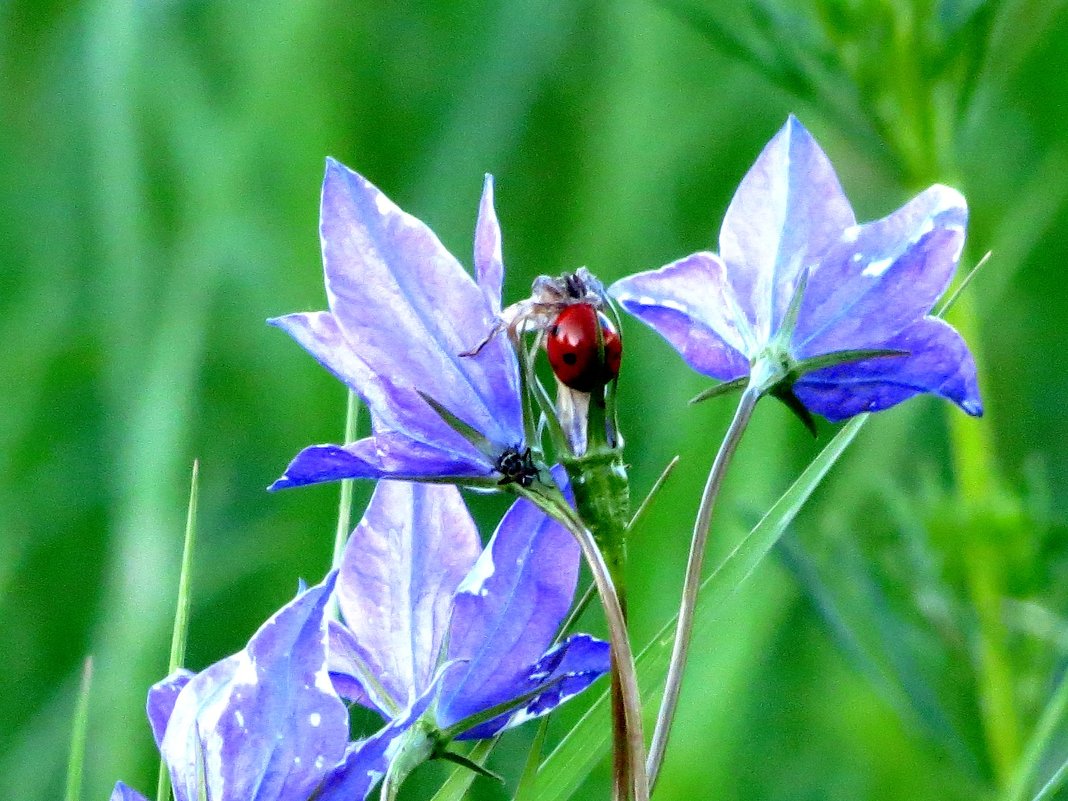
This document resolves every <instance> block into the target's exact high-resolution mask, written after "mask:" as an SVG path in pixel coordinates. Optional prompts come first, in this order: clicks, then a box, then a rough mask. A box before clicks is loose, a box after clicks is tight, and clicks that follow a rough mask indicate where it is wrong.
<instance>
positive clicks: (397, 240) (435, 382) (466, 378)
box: [270, 159, 536, 489]
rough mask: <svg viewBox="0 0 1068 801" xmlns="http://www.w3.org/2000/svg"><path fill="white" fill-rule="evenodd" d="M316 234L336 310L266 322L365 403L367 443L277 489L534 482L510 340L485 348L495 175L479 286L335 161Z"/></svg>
mask: <svg viewBox="0 0 1068 801" xmlns="http://www.w3.org/2000/svg"><path fill="white" fill-rule="evenodd" d="M319 231H320V239H321V241H322V250H323V268H324V273H325V282H326V294H327V301H328V304H329V307H330V310H329V311H324V312H310V313H305V314H290V315H286V316H284V317H279V318H276V319H273V320H271V321H270V323H271V324H272V325H276V326H278V327H279V328H281V329H283V330H285V331H286V332H288V333H289V334H290V335H291V336H292V337H293V338H294V339H295V340H296V341H297V342H298V343H299V344H300V345H302V346H303V347H304V348H305V349H307V350H308V352H310V353H311V354H312V355H313V356H314V357H315V358H316V359H318V360H319V362H321V363H322V364H323V365H324V366H325V367H326V368H327V369H329V370H330V371H331V372H332V373H334V375H336V376H337V377H338V378H339V379H341V380H342V381H343V382H345V383H346V384H347V385H348V386H349V387H350V388H352V389H353V390H355V391H356V392H357V393H358V394H359V396H360V397H361V398H362V399H363V401H364V402H365V403H366V404H367V407H368V409H369V410H370V414H371V425H372V435H371V436H370V437H368V438H366V439H362V440H360V441H358V442H355V443H348V444H345V445H316V446H312V447H308V448H305V449H304V450H303V451H301V452H300V454H298V455H297V457H296V458H295V459H294V460H293V461H292V463H291V464H290V465H289V467H288V468H286V471H285V474H284V475H283V476H282V477H281V478H279V479H278V480H277V481H276V482H275V483H274V484H273V485H272V489H281V488H284V487H292V486H300V485H304V484H312V483H316V482H320V481H331V480H334V479H340V478H383V477H384V478H408V479H416V480H417V479H422V478H434V479H439V478H446V479H454V480H460V481H467V482H469V483H492V482H493V481H500V480H502V479H503V480H504V481H509V480H514V481H522V482H529V481H531V480H533V477H534V475H536V470H535V468H534V466H533V465H532V464H531V461H530V453H529V450H527V448H526V447H525V442H524V440H525V436H524V429H523V410H522V402H521V399H520V381H519V368H518V363H517V359H516V355H515V352H514V351H513V349H512V348H511V346H510V344H509V342H508V341H507V339H506V338H505V337H492V338H490V339H489V340H486V333H487V332H489V331H493V330H494V329H495V328H496V327H497V325H498V315H499V314H500V312H501V283H502V280H503V272H504V269H503V264H502V259H501V235H500V227H499V225H498V223H497V215H496V212H495V211H494V207H493V181H492V178H491V177H490V176H487V177H486V182H485V186H484V189H483V193H482V200H481V204H480V207H479V215H478V222H477V224H476V228H475V246H474V264H475V271H476V274H477V282H476V281H475V280H473V279H472V278H471V276H470V275H468V273H467V272H466V271H465V270H464V268H463V267H462V266H461V265H460V263H459V262H458V261H457V260H456V259H455V258H454V257H453V256H452V255H451V254H450V253H449V252H448V251H447V250H446V249H445V247H444V246H443V245H442V244H441V242H440V241H439V240H438V238H437V236H435V234H434V232H433V231H431V230H430V229H429V228H428V227H427V226H426V225H425V224H423V223H422V222H420V221H419V220H417V219H416V218H415V217H412V216H411V215H409V214H406V213H405V212H403V211H402V210H401V209H399V208H398V207H397V206H396V205H395V204H394V203H393V202H392V201H391V200H390V199H389V198H387V197H386V196H385V195H384V194H383V193H382V192H381V191H379V190H378V189H377V188H376V187H374V186H373V185H372V184H371V183H370V182H369V181H367V180H366V179H365V178H363V177H362V176H360V175H358V174H356V173H355V172H352V171H351V170H349V169H348V168H347V167H345V166H343V165H341V164H339V163H338V162H336V161H334V160H332V159H328V160H327V164H326V177H325V178H324V180H323V194H322V205H321V210H320V221H319ZM484 340H486V341H484ZM476 351H477V352H476ZM427 398H430V399H432V400H433V401H434V402H436V403H437V404H440V406H441V407H443V408H444V409H445V410H447V411H448V412H449V413H450V414H452V415H455V417H456V418H458V419H459V420H460V421H462V422H463V423H464V424H466V425H467V426H468V427H469V428H470V429H471V430H473V432H475V434H476V435H477V436H476V439H478V440H479V441H480V443H481V445H479V444H475V442H474V441H473V439H472V437H465V436H464V435H462V434H460V433H459V432H458V431H457V430H456V426H455V425H454V424H453V423H451V422H447V421H446V420H445V419H444V418H443V416H442V415H441V414H440V413H439V412H438V411H437V410H435V408H434V407H432V406H431V405H430V404H429V403H428V402H427Z"/></svg>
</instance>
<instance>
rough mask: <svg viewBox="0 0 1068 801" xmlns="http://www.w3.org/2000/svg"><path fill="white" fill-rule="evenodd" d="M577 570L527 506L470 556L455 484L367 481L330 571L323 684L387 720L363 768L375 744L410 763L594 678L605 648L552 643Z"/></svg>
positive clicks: (507, 722) (560, 540)
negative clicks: (364, 500)
mask: <svg viewBox="0 0 1068 801" xmlns="http://www.w3.org/2000/svg"><path fill="white" fill-rule="evenodd" d="M578 568H579V549H578V546H577V545H576V543H575V540H574V538H573V537H572V536H571V535H570V534H569V533H568V532H567V531H566V530H565V529H564V528H563V527H562V526H560V524H558V523H557V522H555V521H553V520H551V519H550V518H547V517H546V516H545V515H544V514H542V513H541V512H540V511H538V510H537V508H535V507H534V505H533V504H531V503H530V502H529V501H526V500H519V501H517V502H516V503H515V504H514V505H513V506H512V507H511V509H510V510H509V511H508V512H507V514H506V515H505V516H504V518H503V519H502V520H501V523H500V525H499V526H498V528H497V531H496V533H495V534H494V535H493V538H492V540H491V541H490V543H489V545H488V546H487V547H486V549H485V550H482V549H481V547H480V541H479V536H478V531H477V529H476V528H475V524H474V521H473V520H472V519H471V516H470V514H469V513H468V511H467V508H466V507H465V505H464V503H463V500H462V498H461V497H460V493H459V491H458V490H457V489H456V488H455V487H452V486H449V485H439V484H411V483H407V482H397V481H383V482H379V484H378V486H377V487H376V489H375V493H374V496H373V497H372V499H371V502H370V505H369V506H368V509H367V512H366V514H365V515H364V518H363V520H362V521H361V522H360V524H359V525H358V526H357V527H356V529H355V531H353V533H352V537H351V538H350V540H349V543H348V546H347V547H346V550H345V554H344V558H343V561H342V565H341V569H340V575H339V579H338V585H337V598H338V603H339V606H340V608H341V612H342V616H343V617H344V620H345V625H341V624H333V623H332V624H331V626H330V670H331V676H332V678H333V679H334V684H335V686H336V687H338V689H339V691H340V692H341V693H342V695H344V696H346V697H348V698H350V699H351V700H354V701H356V702H358V703H360V704H362V705H365V706H368V707H370V708H372V709H376V710H378V711H379V712H380V713H381V714H382V715H383V716H384V717H386V718H387V719H390V720H392V721H393V722H392V723H391V724H390V726H389V727H387V729H386V730H384V731H383V732H380V734H379V735H377V736H378V737H379V740H378V742H377V743H376V746H375V748H376V749H377V750H378V751H379V753H380V756H379V758H378V761H377V762H374V763H370V764H367V765H366V766H365V768H364V769H365V770H371V771H373V772H382V771H385V770H386V769H387V765H388V763H389V762H390V760H389V759H388V758H387V751H388V752H389V753H390V754H396V753H397V752H401V753H403V752H404V751H405V750H406V749H407V750H410V751H412V752H414V753H415V754H416V757H417V758H415V759H413V760H412V762H414V763H417V762H419V761H422V760H424V759H426V758H427V757H428V755H431V754H433V753H434V752H435V749H438V748H441V747H443V746H444V745H445V744H446V743H447V742H448V740H450V739H454V738H455V739H475V738H484V737H492V736H494V735H495V734H497V733H498V732H500V731H503V730H504V729H507V728H510V727H512V726H516V725H519V724H520V723H522V722H523V721H525V720H529V719H531V718H534V717H538V716H540V715H543V714H545V713H547V712H549V711H550V710H552V709H553V708H555V707H556V706H557V705H558V704H560V703H561V702H563V701H565V700H567V699H568V698H570V697H571V696H573V695H575V694H576V693H579V692H581V691H582V690H583V689H585V688H586V687H587V686H589V684H590V683H591V682H593V681H594V680H595V679H597V678H598V677H599V676H601V675H602V674H603V673H605V672H606V671H607V670H608V669H609V654H608V644H607V643H604V642H602V641H600V640H596V639H594V638H592V637H589V636H587V635H583V634H578V635H573V636H571V637H569V638H567V639H566V640H564V641H563V642H561V643H559V644H557V645H553V644H552V643H553V641H554V639H555V637H556V634H557V629H558V628H559V626H560V622H561V620H562V619H563V617H564V616H565V615H566V614H567V611H568V609H569V607H570V606H571V601H572V596H573V593H574V589H575V582H576V580H577V577H578ZM416 721H419V722H420V724H421V725H419V726H415V725H414V724H415V723H416ZM393 741H398V742H400V743H403V745H396V744H393V745H391V742H393ZM396 759H397V757H396V756H394V760H396ZM411 767H414V764H412V765H409V766H407V767H406V768H404V769H402V770H401V771H400V774H401V776H403V773H404V772H406V771H407V770H410V769H411ZM323 797H324V798H333V796H332V795H327V794H325V793H324V796H323ZM337 797H338V798H341V797H343V794H342V793H341V792H339V794H338V796H337Z"/></svg>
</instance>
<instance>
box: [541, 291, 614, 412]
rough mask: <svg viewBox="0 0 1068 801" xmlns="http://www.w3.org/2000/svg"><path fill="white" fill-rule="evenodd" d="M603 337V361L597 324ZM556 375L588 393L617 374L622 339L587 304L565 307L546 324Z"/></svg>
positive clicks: (569, 384) (602, 317)
mask: <svg viewBox="0 0 1068 801" xmlns="http://www.w3.org/2000/svg"><path fill="white" fill-rule="evenodd" d="M598 319H599V320H600V324H601V332H602V333H601V336H602V337H603V339H604V357H605V358H604V362H603V363H602V362H601V360H600V359H599V358H598V355H599V354H598V352H597V328H596V326H597V323H598ZM545 350H546V351H547V352H548V354H549V364H550V365H551V366H552V368H553V372H554V373H555V374H556V377H557V378H558V379H560V381H562V382H563V383H564V384H566V385H567V386H569V387H571V388H572V389H577V390H579V391H580V392H590V391H592V390H593V389H595V388H597V387H598V386H603V385H604V384H607V383H608V382H609V381H611V380H612V379H613V378H615V377H616V376H617V375H619V363H620V360H621V359H622V356H623V342H622V340H620V338H619V334H618V333H617V332H616V330H615V328H613V327H612V324H611V323H610V322H608V320H607V319H605V317H604V315H600V314H598V313H597V310H596V309H594V308H593V306H592V305H591V304H589V303H573V304H571V305H570V306H565V307H564V309H563V311H561V312H560V314H559V315H558V316H557V318H556V320H555V321H554V322H553V324H552V325H551V326H549V331H548V336H547V338H546V341H545Z"/></svg>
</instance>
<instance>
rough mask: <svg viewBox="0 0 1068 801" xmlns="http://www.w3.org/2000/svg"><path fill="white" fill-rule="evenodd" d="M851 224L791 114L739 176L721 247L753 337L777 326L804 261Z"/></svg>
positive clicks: (821, 160) (823, 162) (837, 189)
mask: <svg viewBox="0 0 1068 801" xmlns="http://www.w3.org/2000/svg"><path fill="white" fill-rule="evenodd" d="M855 223H856V219H855V217H854V216H853V210H852V209H851V208H850V205H849V201H848V200H847V199H846V196H845V193H843V192H842V187H841V185H840V184H839V183H838V177H837V176H836V175H835V172H834V167H833V166H831V162H830V160H829V159H828V158H827V156H826V154H825V153H824V152H823V151H822V150H821V149H820V146H819V145H818V144H817V143H816V140H815V139H813V138H812V135H811V134H810V133H809V132H808V131H807V130H806V129H805V127H804V126H803V125H802V124H801V123H800V122H798V121H797V119H796V118H795V117H794V116H793V115H791V116H790V118H789V119H788V120H787V121H786V124H785V125H784V126H783V127H782V129H781V130H780V131H779V132H778V133H777V134H776V135H775V136H774V138H773V139H772V140H771V141H770V142H768V144H767V146H766V147H765V148H764V150H763V152H762V153H761V154H760V156H759V157H758V158H757V160H756V163H755V164H753V166H752V167H751V168H750V169H749V172H747V173H746V175H745V178H743V179H742V182H741V184H739V186H738V190H737V191H736V192H735V193H734V198H733V199H732V200H731V204H730V206H729V207H728V209H727V213H726V215H725V216H724V218H723V227H722V229H721V230H720V235H719V254H720V256H721V257H722V258H723V261H724V262H726V263H727V267H728V269H729V271H730V272H729V275H730V281H731V286H732V288H733V290H734V293H735V295H736V296H737V298H738V303H739V305H740V306H741V308H742V310H743V312H744V313H745V315H746V317H747V318H748V320H749V322H750V325H751V326H752V328H753V331H754V334H755V335H756V339H757V342H759V343H764V342H767V340H768V337H769V336H770V335H771V334H773V333H774V332H775V331H777V330H778V328H779V324H780V322H781V321H782V317H783V314H784V312H785V311H786V308H787V306H788V305H789V304H790V298H791V297H793V294H794V288H795V287H796V286H797V279H798V275H799V273H800V271H801V268H802V267H810V266H812V265H813V264H815V263H816V262H817V261H818V260H819V259H820V257H821V256H822V255H823V253H824V252H825V251H826V250H827V249H828V248H829V247H830V246H831V245H833V244H834V243H835V242H836V241H837V239H838V237H839V235H840V234H841V233H842V231H843V230H844V229H846V228H848V227H850V226H852V225H854V224H855Z"/></svg>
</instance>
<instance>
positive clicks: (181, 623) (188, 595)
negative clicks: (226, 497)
mask: <svg viewBox="0 0 1068 801" xmlns="http://www.w3.org/2000/svg"><path fill="white" fill-rule="evenodd" d="M199 494H200V461H199V460H196V459H194V460H193V473H192V476H191V478H190V480H189V504H188V506H187V507H186V513H185V541H184V543H183V544H182V569H181V573H180V574H179V576H178V602H177V604H176V606H175V610H174V629H173V630H172V632H171V655H170V659H169V660H168V661H167V673H168V674H170V673H173V672H174V671H175V670H177V669H178V668H180V667H181V666H182V662H184V661H185V643H186V638H187V636H188V634H189V607H190V605H191V603H192V592H191V590H190V582H191V580H192V574H193V545H194V544H195V542H196V533H197V499H198V496H199ZM170 797H171V776H170V773H169V772H168V770H167V763H166V762H165V761H163V759H160V761H159V776H158V777H157V779H156V801H167V800H168V799H169V798H170Z"/></svg>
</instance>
